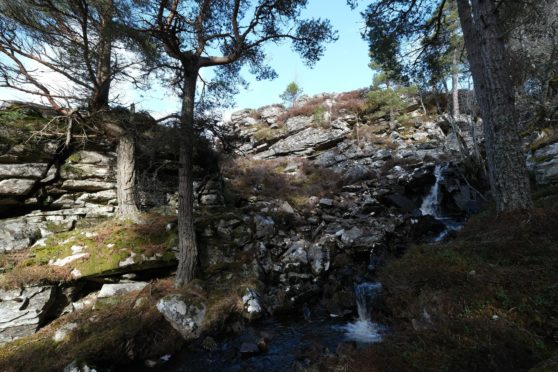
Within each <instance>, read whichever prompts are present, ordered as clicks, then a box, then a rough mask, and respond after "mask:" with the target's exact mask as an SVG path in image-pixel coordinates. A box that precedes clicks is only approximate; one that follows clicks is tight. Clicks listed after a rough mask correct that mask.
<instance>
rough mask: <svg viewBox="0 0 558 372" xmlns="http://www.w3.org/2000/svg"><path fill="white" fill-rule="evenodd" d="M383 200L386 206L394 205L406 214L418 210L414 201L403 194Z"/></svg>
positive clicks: (388, 196) (391, 195) (392, 195)
mask: <svg viewBox="0 0 558 372" xmlns="http://www.w3.org/2000/svg"><path fill="white" fill-rule="evenodd" d="M382 200H383V201H384V202H385V203H386V204H388V205H393V206H395V207H397V208H399V209H401V210H402V211H403V212H405V213H412V212H414V211H416V209H417V206H416V205H415V203H414V202H413V201H412V200H410V199H409V198H407V197H406V196H404V195H401V194H390V195H386V196H385V197H384V198H382Z"/></svg>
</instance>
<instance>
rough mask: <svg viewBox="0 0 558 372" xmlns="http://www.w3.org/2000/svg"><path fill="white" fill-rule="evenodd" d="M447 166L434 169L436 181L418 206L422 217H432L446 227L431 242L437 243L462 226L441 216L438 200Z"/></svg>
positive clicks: (438, 166)
mask: <svg viewBox="0 0 558 372" xmlns="http://www.w3.org/2000/svg"><path fill="white" fill-rule="evenodd" d="M447 167H448V166H447V164H444V165H440V164H437V165H436V167H435V168H434V177H436V181H435V182H434V185H432V188H431V189H430V191H429V192H428V194H427V195H426V196H425V197H424V200H423V201H422V204H421V206H420V211H421V213H422V215H423V216H432V217H434V218H435V219H436V220H438V221H440V222H441V223H443V224H444V226H445V227H446V228H445V229H444V231H442V232H441V233H440V234H438V236H436V237H435V238H434V239H433V241H434V242H439V241H442V240H444V239H445V238H446V237H447V236H448V235H449V234H450V233H451V232H452V231H458V230H459V229H461V227H462V224H461V223H460V222H458V221H456V220H455V219H453V218H448V217H446V216H444V215H443V214H442V210H441V200H440V184H441V182H442V181H443V180H444V175H443V173H444V171H445V170H446V168H447Z"/></svg>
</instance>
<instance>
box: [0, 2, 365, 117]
mask: <svg viewBox="0 0 558 372" xmlns="http://www.w3.org/2000/svg"><path fill="white" fill-rule="evenodd" d="M361 10H362V6H361V8H360V9H356V10H351V9H350V8H349V7H348V6H347V5H346V3H345V0H310V1H309V5H308V7H307V8H306V9H305V11H304V12H303V17H305V18H309V17H314V18H327V19H329V20H330V21H331V23H332V25H333V27H334V28H335V29H336V30H337V31H338V36H339V39H338V41H337V42H335V43H332V44H329V45H327V48H326V51H325V54H324V56H323V57H322V58H321V60H320V61H318V63H317V64H316V65H315V66H314V68H313V69H310V68H308V67H307V66H305V65H304V64H303V63H302V61H301V59H300V57H299V56H298V55H297V54H296V53H295V52H293V51H292V50H291V47H290V44H289V43H288V42H285V43H284V44H281V45H273V44H272V45H269V46H268V48H267V51H268V62H269V64H270V65H271V66H272V67H273V68H274V69H275V70H276V71H277V73H278V75H279V77H278V78H276V79H275V80H272V81H256V80H255V79H254V77H253V76H251V75H250V74H249V73H248V71H245V72H244V73H243V77H244V78H245V79H246V80H247V81H248V82H249V83H250V85H249V87H248V89H246V90H245V89H243V90H241V92H240V93H239V94H238V95H237V96H236V97H235V100H236V109H239V108H258V107H261V106H264V105H269V104H272V103H278V102H280V98H279V95H280V94H281V93H282V92H283V91H284V90H285V88H286V86H287V85H288V84H289V83H290V82H292V81H296V83H297V84H298V85H299V86H300V87H301V88H302V89H303V91H304V93H305V94H309V95H314V94H318V93H323V92H345V91H349V90H354V89H358V88H363V87H367V86H369V85H370V84H371V82H372V70H370V68H368V63H369V58H368V47H367V44H366V42H365V41H364V40H362V38H361V36H360V34H361V31H362V29H363V27H364V22H363V20H362V17H361V15H360V11H361ZM38 70H39V71H41V70H43V69H41V68H39V69H38ZM202 73H203V74H207V75H206V76H210V75H211V72H210V71H205V72H202ZM41 74H42V78H43V79H41V80H44V81H46V82H47V83H48V84H49V85H52V86H54V87H56V86H57V85H60V84H61V83H60V78H59V77H58V76H55V75H56V74H49V73H47V72H41ZM113 88H114V89H113V92H114V93H115V94H117V95H118V96H119V97H120V99H121V102H120V103H121V104H123V105H126V106H127V105H129V104H131V103H132V102H134V103H136V106H137V107H138V108H139V109H143V110H147V111H149V112H150V113H152V114H153V115H154V116H156V117H160V116H164V115H166V114H169V113H173V112H177V111H178V110H179V100H178V98H177V97H176V95H175V94H174V93H173V92H170V91H169V90H167V89H165V88H164V87H161V86H160V85H157V84H153V86H152V89H151V90H149V91H144V92H139V91H137V90H134V89H133V87H132V86H131V85H130V84H124V85H122V86H115V87H113ZM0 100H24V101H25V100H26V101H30V100H33V101H36V100H37V98H36V97H28V96H26V95H25V94H22V93H19V92H15V91H13V90H9V89H3V88H0Z"/></svg>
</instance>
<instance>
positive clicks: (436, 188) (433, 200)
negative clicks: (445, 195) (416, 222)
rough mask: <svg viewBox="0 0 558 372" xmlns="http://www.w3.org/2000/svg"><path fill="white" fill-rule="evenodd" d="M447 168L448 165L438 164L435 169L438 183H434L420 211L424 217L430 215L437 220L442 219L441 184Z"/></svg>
mask: <svg viewBox="0 0 558 372" xmlns="http://www.w3.org/2000/svg"><path fill="white" fill-rule="evenodd" d="M446 167H447V165H439V164H438V165H436V168H434V177H436V181H435V182H434V185H432V188H431V189H430V192H429V193H428V195H426V197H425V198H424V200H423V201H422V204H421V206H420V211H421V213H422V215H423V216H426V215H430V216H432V217H434V218H436V219H440V217H441V216H440V201H439V199H440V183H441V182H442V181H443V179H444V176H443V172H444V170H445V169H446Z"/></svg>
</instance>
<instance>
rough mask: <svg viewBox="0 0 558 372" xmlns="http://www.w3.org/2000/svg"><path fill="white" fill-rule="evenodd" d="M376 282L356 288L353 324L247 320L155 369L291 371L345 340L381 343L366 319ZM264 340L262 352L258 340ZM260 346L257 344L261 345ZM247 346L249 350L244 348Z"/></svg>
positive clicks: (381, 330)
mask: <svg viewBox="0 0 558 372" xmlns="http://www.w3.org/2000/svg"><path fill="white" fill-rule="evenodd" d="M380 291H381V285H380V284H379V283H362V284H359V285H356V286H355V294H356V298H357V304H356V306H357V310H358V318H357V319H355V320H354V321H352V322H347V321H346V320H343V319H340V318H333V317H329V316H323V317H316V318H314V317H310V319H308V320H307V319H304V318H271V319H265V320H262V321H259V322H255V323H252V324H250V326H249V327H248V328H246V329H245V330H244V331H243V332H242V333H241V334H237V335H233V336H232V337H231V336H229V337H223V338H222V339H216V340H215V341H216V344H215V345H214V347H213V350H211V351H210V350H207V348H203V347H202V346H201V345H192V346H191V347H189V348H187V349H184V350H183V351H182V352H181V353H179V354H178V355H176V356H174V357H173V358H172V359H170V360H169V361H168V362H166V363H164V364H162V365H161V366H159V367H158V368H155V369H150V370H152V371H153V370H155V371H172V372H179V371H181V372H197V371H215V372H217V371H219V372H221V371H223V372H228V371H230V372H233V371H266V372H275V371H277V372H279V371H287V370H292V369H293V367H294V366H296V365H299V366H306V365H307V364H309V363H310V362H311V361H312V360H316V359H317V358H320V357H322V356H327V355H331V354H333V353H335V351H336V349H337V347H338V346H339V345H340V344H342V343H344V342H355V343H356V345H357V347H362V346H364V345H366V344H368V343H373V342H380V341H381V340H382V334H385V333H387V332H388V329H387V328H386V327H384V326H381V325H379V324H376V323H374V322H372V320H371V315H370V313H371V310H372V309H371V305H373V303H374V300H375V299H376V298H377V297H378V296H379V295H380ZM263 339H265V340H266V341H264V342H265V344H266V346H265V349H266V350H265V351H259V350H258V349H257V344H258V343H261V342H262V340H263ZM260 347H261V346H260ZM251 348H253V349H255V350H254V352H253V353H252V352H249V351H250V350H251Z"/></svg>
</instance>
